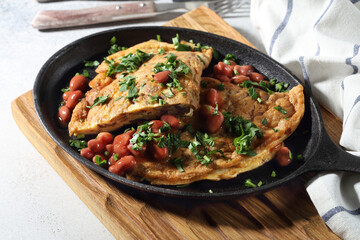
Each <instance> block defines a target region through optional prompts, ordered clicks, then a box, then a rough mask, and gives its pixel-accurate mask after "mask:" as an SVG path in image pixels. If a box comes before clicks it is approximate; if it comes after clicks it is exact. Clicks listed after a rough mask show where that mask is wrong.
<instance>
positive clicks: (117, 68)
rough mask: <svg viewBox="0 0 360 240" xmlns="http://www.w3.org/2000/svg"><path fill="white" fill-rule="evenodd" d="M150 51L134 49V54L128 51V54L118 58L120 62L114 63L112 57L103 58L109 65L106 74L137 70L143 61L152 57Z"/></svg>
mask: <svg viewBox="0 0 360 240" xmlns="http://www.w3.org/2000/svg"><path fill="white" fill-rule="evenodd" d="M152 56H153V55H152V53H145V52H143V51H141V50H139V49H136V52H135V54H133V53H129V54H128V55H126V56H124V57H121V58H119V60H121V62H120V63H119V64H118V65H116V63H115V61H114V59H110V60H109V59H107V58H105V62H106V63H107V64H108V65H109V68H108V71H107V72H106V76H111V75H113V74H114V73H119V72H124V71H125V72H127V73H131V72H134V71H135V70H137V69H138V68H139V67H140V66H141V65H142V64H143V63H144V62H146V61H148V60H149V59H150V58H151V57H152Z"/></svg>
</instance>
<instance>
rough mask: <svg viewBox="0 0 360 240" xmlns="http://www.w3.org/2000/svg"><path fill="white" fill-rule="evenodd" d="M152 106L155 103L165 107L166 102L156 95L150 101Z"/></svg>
mask: <svg viewBox="0 0 360 240" xmlns="http://www.w3.org/2000/svg"><path fill="white" fill-rule="evenodd" d="M148 102H149V103H150V104H153V103H159V104H160V105H164V104H166V102H165V101H164V99H162V98H161V97H160V96H159V95H157V94H156V95H155V96H151V97H150V100H149V101H148Z"/></svg>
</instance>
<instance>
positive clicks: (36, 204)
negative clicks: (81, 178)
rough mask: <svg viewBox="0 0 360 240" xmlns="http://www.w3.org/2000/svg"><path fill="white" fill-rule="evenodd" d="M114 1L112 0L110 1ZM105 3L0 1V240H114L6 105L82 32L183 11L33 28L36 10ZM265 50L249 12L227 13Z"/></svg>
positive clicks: (164, 17) (230, 20) (157, 21)
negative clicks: (49, 28) (85, 24)
mask: <svg viewBox="0 0 360 240" xmlns="http://www.w3.org/2000/svg"><path fill="white" fill-rule="evenodd" d="M111 3H113V2H111ZM99 4H109V2H106V3H105V2H96V1H91V2H85V1H69V2H56V3H47V4H40V3H38V2H37V1H35V0H27V1H23V0H1V1H0V74H1V78H0V81H1V86H2V94H1V101H0V107H1V112H2V114H1V118H0V121H1V138H0V139H1V142H0V146H1V155H2V156H1V167H0V177H1V181H0V239H3V240H4V239H87V240H90V239H113V236H112V235H111V234H110V233H109V232H108V230H107V229H106V228H105V227H104V226H103V225H102V224H101V222H100V221H99V220H98V219H97V218H96V217H95V216H94V215H93V214H92V212H91V211H90V210H89V209H88V208H87V207H86V206H85V204H84V203H83V202H81V201H80V199H79V198H78V197H77V196H76V195H75V194H74V193H73V192H72V191H71V189H70V188H69V187H68V186H67V185H66V183H65V182H64V181H63V180H62V179H61V178H60V177H59V175H58V174H57V173H56V172H55V171H54V169H52V168H51V166H50V165H49V164H48V163H47V161H46V160H45V159H44V158H43V157H42V156H41V155H40V154H39V153H38V152H37V150H36V149H35V148H34V147H33V146H32V145H31V144H30V143H29V141H28V140H27V139H26V138H25V137H24V136H23V134H22V133H21V132H20V130H19V129H18V127H17V126H16V124H15V122H14V120H13V118H12V116H11V110H10V103H11V101H12V100H14V99H15V98H16V97H18V96H20V95H21V94H23V93H25V92H27V91H29V90H31V89H32V86H33V84H34V80H35V77H36V75H37V73H38V71H39V69H40V68H41V66H42V65H43V64H44V63H45V62H46V60H47V59H48V58H49V57H50V56H51V55H53V54H54V53H55V52H56V51H58V50H59V49H60V48H62V47H64V46H65V45H67V44H68V43H70V42H72V41H74V40H76V39H78V38H81V37H83V36H86V35H89V34H92V33H95V32H100V31H103V30H107V29H112V28H118V27H123V26H140V25H162V24H164V23H165V22H167V21H169V20H171V19H173V18H174V17H177V16H179V15H180V14H181V13H179V12H176V13H171V14H165V15H162V16H159V17H156V18H152V19H147V20H132V21H126V22H117V23H111V24H104V25H96V26H92V27H81V28H74V29H68V30H56V31H38V30H36V29H34V28H32V27H31V21H32V18H33V17H34V16H35V14H36V13H37V12H38V11H39V10H45V9H68V8H77V7H87V6H96V5H99ZM225 20H226V21H227V22H228V23H229V24H230V25H231V26H233V27H234V28H235V29H236V30H237V31H239V32H240V33H241V34H242V35H244V36H245V37H246V38H247V39H248V40H250V41H251V42H252V43H253V44H254V45H255V46H256V47H257V48H259V49H260V50H262V51H263V49H264V48H263V46H262V44H261V41H260V38H259V35H258V32H257V30H256V29H255V28H254V27H253V25H252V24H251V21H250V19H249V15H247V16H237V15H236V14H234V15H232V17H225Z"/></svg>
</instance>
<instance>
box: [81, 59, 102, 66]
mask: <svg viewBox="0 0 360 240" xmlns="http://www.w3.org/2000/svg"><path fill="white" fill-rule="evenodd" d="M84 63H85V67H97V66H99V64H100V63H99V61H97V60H95V61H84Z"/></svg>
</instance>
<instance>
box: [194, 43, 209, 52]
mask: <svg viewBox="0 0 360 240" xmlns="http://www.w3.org/2000/svg"><path fill="white" fill-rule="evenodd" d="M209 48H210V47H209V46H202V45H201V44H200V43H198V44H196V46H195V47H194V51H198V52H201V51H202V50H203V49H209Z"/></svg>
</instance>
